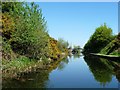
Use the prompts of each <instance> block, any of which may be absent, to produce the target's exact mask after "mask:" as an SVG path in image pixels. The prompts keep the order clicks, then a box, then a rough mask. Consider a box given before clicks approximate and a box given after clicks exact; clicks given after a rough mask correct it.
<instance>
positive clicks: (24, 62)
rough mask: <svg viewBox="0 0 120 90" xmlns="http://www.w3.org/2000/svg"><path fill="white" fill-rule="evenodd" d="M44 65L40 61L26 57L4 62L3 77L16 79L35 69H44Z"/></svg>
mask: <svg viewBox="0 0 120 90" xmlns="http://www.w3.org/2000/svg"><path fill="white" fill-rule="evenodd" d="M42 66H43V64H42V62H40V61H36V60H31V59H29V58H27V57H25V56H21V57H19V58H17V59H15V60H11V61H7V60H2V72H3V77H10V76H11V77H15V76H17V75H18V74H20V73H22V72H26V73H27V72H30V71H32V70H34V68H36V67H37V68H42Z"/></svg>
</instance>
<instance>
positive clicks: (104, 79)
mask: <svg viewBox="0 0 120 90" xmlns="http://www.w3.org/2000/svg"><path fill="white" fill-rule="evenodd" d="M84 60H85V62H86V63H87V65H88V66H89V70H90V71H91V72H92V74H93V76H94V78H95V80H97V81H98V82H100V84H101V85H102V86H103V87H104V86H106V85H107V83H110V82H111V80H112V75H116V77H117V79H118V81H119V80H120V78H119V77H120V72H118V73H116V72H114V70H115V68H116V67H115V64H114V62H112V61H110V60H107V59H104V58H98V57H93V56H89V55H88V56H85V57H84ZM118 69H119V68H117V70H118ZM119 70H120V69H119Z"/></svg>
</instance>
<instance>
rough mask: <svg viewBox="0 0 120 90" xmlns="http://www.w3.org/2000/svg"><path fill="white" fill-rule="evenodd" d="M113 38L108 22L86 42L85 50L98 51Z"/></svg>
mask: <svg viewBox="0 0 120 90" xmlns="http://www.w3.org/2000/svg"><path fill="white" fill-rule="evenodd" d="M113 39H114V36H113V35H112V29H111V28H109V27H107V26H106V24H104V25H101V26H100V27H98V28H97V29H96V31H95V32H94V34H93V35H92V36H91V37H90V39H89V40H88V42H87V43H86V44H85V46H84V52H94V53H98V52H100V50H101V49H102V48H104V47H105V46H106V45H107V44H108V43H109V42H110V41H112V40H113Z"/></svg>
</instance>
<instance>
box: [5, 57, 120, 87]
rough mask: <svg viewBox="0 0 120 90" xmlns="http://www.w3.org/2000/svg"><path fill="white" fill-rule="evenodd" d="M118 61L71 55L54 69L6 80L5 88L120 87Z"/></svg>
mask: <svg viewBox="0 0 120 90" xmlns="http://www.w3.org/2000/svg"><path fill="white" fill-rule="evenodd" d="M116 63H117V62H112V61H110V60H107V59H103V58H97V57H91V56H87V57H84V56H79V55H78V56H77V55H76V56H68V57H67V58H65V59H63V60H62V61H60V62H59V63H57V65H54V66H55V67H53V68H52V69H51V70H46V71H45V70H44V71H43V70H42V71H41V70H39V71H37V72H32V73H30V74H28V75H25V76H23V77H22V78H21V80H16V79H10V80H9V79H8V80H5V81H3V88H9V87H16V88H118V83H119V81H120V68H118V67H117V66H116Z"/></svg>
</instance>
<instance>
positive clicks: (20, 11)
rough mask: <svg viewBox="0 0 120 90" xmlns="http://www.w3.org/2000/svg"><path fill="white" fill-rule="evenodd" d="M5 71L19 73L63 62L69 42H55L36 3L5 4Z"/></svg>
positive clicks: (3, 38)
mask: <svg viewBox="0 0 120 90" xmlns="http://www.w3.org/2000/svg"><path fill="white" fill-rule="evenodd" d="M1 33H2V46H3V47H2V57H3V58H2V59H3V60H2V63H3V70H6V69H11V68H12V69H17V70H18V71H19V69H20V68H21V71H23V69H24V68H27V66H31V65H36V63H37V62H38V61H43V62H44V63H47V62H50V61H54V60H57V59H59V58H61V56H62V53H64V55H65V54H67V52H68V50H67V47H68V45H69V44H68V42H66V41H64V40H63V39H62V40H58V41H57V40H55V39H54V38H52V37H50V36H49V34H48V31H47V21H46V20H45V17H43V15H42V10H41V9H39V7H38V5H36V4H35V3H33V2H32V3H25V2H24V3H23V2H3V3H2V31H1Z"/></svg>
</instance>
